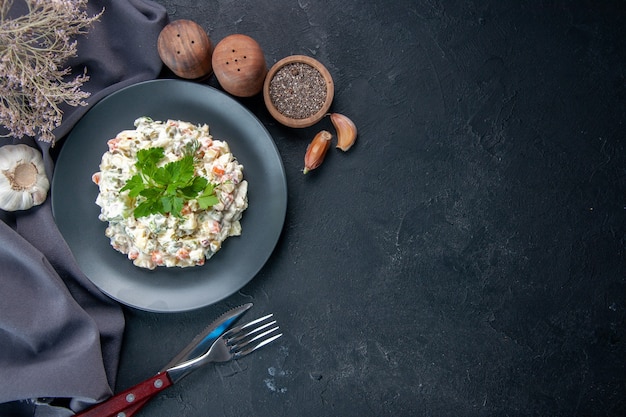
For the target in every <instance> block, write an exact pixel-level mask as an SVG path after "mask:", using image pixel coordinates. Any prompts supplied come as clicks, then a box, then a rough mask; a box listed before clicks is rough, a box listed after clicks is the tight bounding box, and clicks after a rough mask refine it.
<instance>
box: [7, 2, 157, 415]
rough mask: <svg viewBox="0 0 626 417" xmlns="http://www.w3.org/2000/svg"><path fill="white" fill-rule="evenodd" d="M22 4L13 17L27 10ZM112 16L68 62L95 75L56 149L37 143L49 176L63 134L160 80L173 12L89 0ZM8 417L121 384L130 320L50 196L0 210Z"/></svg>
mask: <svg viewBox="0 0 626 417" xmlns="http://www.w3.org/2000/svg"><path fill="white" fill-rule="evenodd" d="M21 6H23V5H22V4H20V1H19V0H18V1H15V3H14V6H13V7H14V8H13V9H12V11H11V13H22V12H23V9H22V10H20V7H21ZM102 8H105V12H104V14H103V16H102V17H101V18H100V20H99V21H98V22H96V23H95V24H94V26H92V27H91V28H90V29H89V31H88V33H87V34H86V35H82V36H81V37H80V38H79V39H78V56H77V57H76V58H74V59H73V60H72V62H70V63H69V65H71V66H72V68H75V69H76V71H77V73H80V72H82V69H83V68H84V67H87V72H88V75H89V76H90V77H91V79H90V81H88V82H87V83H86V84H85V85H84V86H83V90H85V91H89V92H90V93H91V94H92V95H91V97H90V98H89V99H88V100H87V101H88V103H89V106H87V107H76V108H74V107H69V106H68V107H67V108H66V109H65V114H64V121H63V124H62V126H60V127H59V128H58V129H57V130H56V131H55V133H56V137H57V143H56V145H55V146H54V147H53V148H51V146H50V145H49V144H45V143H42V142H37V141H36V140H33V139H31V138H23V139H21V140H14V141H11V140H9V139H2V138H0V146H3V145H6V144H9V143H26V144H28V145H31V146H34V147H37V148H39V149H40V150H41V151H42V153H43V157H44V162H45V165H46V172H47V175H48V178H52V174H53V169H54V156H53V155H54V154H56V151H58V149H59V147H61V146H63V140H62V138H63V137H64V136H65V135H66V134H67V133H68V132H69V131H70V130H71V128H72V127H73V126H74V124H75V123H76V122H77V121H78V120H79V119H80V117H81V116H82V115H83V114H85V113H86V112H87V111H88V109H89V107H90V106H92V105H93V104H95V103H96V102H97V101H99V100H100V99H101V98H103V97H105V96H106V95H108V94H110V93H111V92H113V91H115V90H118V89H120V88H122V87H125V86H128V85H131V84H134V83H137V82H140V81H145V80H149V79H154V78H157V77H158V75H159V73H160V70H161V68H162V63H161V60H160V58H159V55H158V52H157V46H156V44H157V38H158V35H159V32H160V31H161V29H162V28H163V27H164V26H165V24H166V23H167V13H166V10H165V8H164V7H162V6H160V5H158V4H156V3H153V2H151V1H147V0H90V1H89V3H88V13H89V14H90V15H94V14H96V13H98V12H99V11H100V10H102ZM0 220H1V222H0V416H21V415H29V416H32V415H36V416H65V415H72V414H73V412H72V411H70V409H74V410H77V409H80V408H83V407H84V406H85V404H90V403H94V402H97V401H101V400H103V399H105V398H107V397H108V396H110V395H111V394H112V391H113V389H114V387H115V376H116V372H117V366H118V359H119V353H120V347H121V343H122V335H123V330H124V316H123V312H122V309H121V307H120V306H119V305H118V304H116V303H115V302H114V301H112V300H111V299H109V298H108V297H106V296H105V295H103V294H102V293H101V292H100V291H99V290H98V289H97V288H96V287H95V286H94V285H93V284H92V283H91V282H90V281H89V280H88V279H87V278H86V277H85V276H84V274H83V273H82V272H81V271H80V269H79V268H78V266H77V264H76V262H75V260H74V258H73V256H72V254H71V252H70V250H69V248H68V246H67V245H66V243H65V242H64V240H63V237H62V235H61V234H60V233H59V230H58V229H57V227H56V225H55V223H54V220H53V217H52V209H51V204H50V198H49V197H48V199H47V200H46V202H45V203H44V204H42V205H41V206H38V207H35V208H33V209H30V210H27V211H23V212H10V213H9V212H4V211H2V210H0Z"/></svg>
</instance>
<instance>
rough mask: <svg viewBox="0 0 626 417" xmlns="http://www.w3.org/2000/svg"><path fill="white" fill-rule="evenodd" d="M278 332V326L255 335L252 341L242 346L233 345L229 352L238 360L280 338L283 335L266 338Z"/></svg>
mask: <svg viewBox="0 0 626 417" xmlns="http://www.w3.org/2000/svg"><path fill="white" fill-rule="evenodd" d="M277 330H278V326H276V327H274V328H272V329H270V330H267V331H265V332H263V333H261V334H258V335H256V336H255V337H253V338H252V339H250V340H248V341H246V342H244V343H242V344H238V345H233V347H232V350H231V352H233V355H234V356H235V357H237V358H240V357H242V356H246V355H247V354H249V353H252V352H254V351H255V350H257V349H259V348H261V347H263V346H265V345H267V344H269V343H271V342H273V341H274V340H276V339H278V338H279V337H281V336H282V335H283V334H282V333H278V334H274V335H273V336H270V337H267V336H269V335H270V334H272V333H274V332H276V331H277Z"/></svg>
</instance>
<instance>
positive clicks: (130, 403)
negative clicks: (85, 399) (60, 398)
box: [75, 372, 172, 417]
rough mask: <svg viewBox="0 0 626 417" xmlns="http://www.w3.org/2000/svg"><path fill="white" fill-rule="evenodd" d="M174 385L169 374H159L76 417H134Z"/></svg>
mask: <svg viewBox="0 0 626 417" xmlns="http://www.w3.org/2000/svg"><path fill="white" fill-rule="evenodd" d="M171 385H172V380H171V379H170V377H169V376H168V375H167V372H159V373H158V374H156V375H155V376H153V377H152V378H148V379H146V380H145V381H143V382H140V383H139V384H137V385H135V386H134V387H131V388H129V389H127V390H126V391H123V392H120V393H119V394H116V395H114V396H113V397H111V398H109V399H108V400H106V401H104V402H101V403H100V404H96V405H94V406H93V407H91V408H88V409H87V410H85V411H83V412H81V413H78V414H76V416H75V417H123V416H126V417H128V416H132V415H133V414H135V413H136V412H137V411H138V410H139V409H140V408H141V407H143V406H144V405H145V404H146V403H147V402H148V400H149V399H150V398H152V397H154V396H155V395H157V394H158V393H159V392H161V391H163V390H164V389H166V388H167V387H169V386H171Z"/></svg>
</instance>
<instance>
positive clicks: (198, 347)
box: [76, 303, 252, 417]
mask: <svg viewBox="0 0 626 417" xmlns="http://www.w3.org/2000/svg"><path fill="white" fill-rule="evenodd" d="M251 307H252V303H247V304H244V305H241V306H239V307H235V308H233V309H231V310H229V311H227V312H226V313H224V314H222V315H221V316H219V317H218V318H217V319H216V320H214V321H213V322H212V323H211V324H209V325H208V326H207V327H206V328H205V329H204V330H203V331H202V332H200V333H199V334H198V335H197V336H196V337H194V339H193V340H192V341H191V342H190V343H189V344H188V345H187V346H185V348H184V349H183V350H181V351H180V352H179V353H178V354H177V355H176V356H175V357H174V358H172V360H171V361H169V362H168V363H167V364H166V365H165V366H164V367H163V368H161V370H160V371H159V372H158V373H157V374H156V375H155V376H154V377H153V378H152V379H154V380H155V381H154V388H155V389H156V390H155V391H154V394H155V395H156V393H157V392H160V391H161V390H162V389H165V388H167V387H168V386H169V385H171V382H170V383H169V384H167V382H168V381H167V378H164V377H163V372H165V371H166V370H167V369H169V368H171V367H173V366H174V365H177V364H179V363H182V362H186V361H188V360H190V359H193V358H196V357H197V356H199V355H201V354H203V353H204V352H206V351H207V350H208V349H209V348H210V347H211V345H212V344H213V342H215V340H217V338H219V337H220V336H221V335H222V334H223V333H224V332H226V331H227V330H228V329H229V328H231V327H232V326H233V324H235V322H236V321H237V320H238V319H239V318H240V317H241V316H242V315H243V314H244V313H245V312H246V311H248V310H249V309H250V308H251ZM157 381H160V382H157ZM163 381H165V383H164V382H163ZM151 398H152V395H150V396H148V397H147V398H145V399H143V400H140V401H137V402H136V403H134V404H130V405H129V406H128V407H127V408H125V409H124V411H123V412H120V413H119V414H118V417H132V416H133V415H135V414H136V413H137V412H138V411H139V410H140V409H141V408H143V406H145V405H146V403H147V402H148V401H150V399H151ZM127 400H128V399H127ZM131 402H132V401H131ZM94 407H95V406H94ZM88 412H89V409H87V410H85V411H83V412H81V413H78V414H76V417H80V416H81V415H84V414H85V413H88Z"/></svg>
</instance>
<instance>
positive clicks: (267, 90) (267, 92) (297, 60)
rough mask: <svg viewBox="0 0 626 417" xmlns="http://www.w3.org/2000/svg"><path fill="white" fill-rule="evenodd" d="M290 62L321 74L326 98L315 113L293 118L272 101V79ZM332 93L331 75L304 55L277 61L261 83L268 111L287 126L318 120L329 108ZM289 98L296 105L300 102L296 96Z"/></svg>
mask: <svg viewBox="0 0 626 417" xmlns="http://www.w3.org/2000/svg"><path fill="white" fill-rule="evenodd" d="M290 64H305V65H308V66H310V67H312V68H313V69H315V70H317V72H319V74H320V75H321V77H322V79H323V81H324V85H325V88H326V98H325V99H324V102H323V103H322V104H321V107H320V108H319V110H317V111H315V113H312V114H310V115H305V116H302V117H299V118H295V117H293V116H289V115H285V114H284V113H287V112H286V111H285V110H284V109H283V112H281V111H280V110H279V107H280V106H277V104H276V103H274V100H273V99H272V94H271V90H272V80H273V79H274V77H275V76H276V74H277V73H278V72H279V71H280V70H281V69H283V68H284V67H286V66H287V65H290ZM304 87H311V86H304ZM334 94H335V85H334V83H333V78H332V77H331V75H330V73H329V72H328V70H327V69H326V67H325V66H324V65H322V64H321V63H320V62H319V61H318V60H316V59H314V58H311V57H309V56H306V55H291V56H288V57H286V58H283V59H281V60H280V61H278V62H277V63H276V64H274V66H272V68H271V69H270V70H269V72H268V73H267V76H266V77H265V83H264V84H263V99H264V101H265V106H266V107H267V110H268V111H269V112H270V114H271V115H272V117H273V118H274V119H276V120H277V121H278V122H280V123H281V124H283V125H285V126H288V127H298V128H299V127H309V126H312V125H314V124H315V123H317V122H319V121H320V120H321V119H322V118H323V117H324V116H325V115H326V114H327V113H328V109H330V105H331V104H332V102H333V96H334ZM291 98H292V99H293V101H294V102H296V105H298V104H300V102H301V100H298V97H291Z"/></svg>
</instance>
